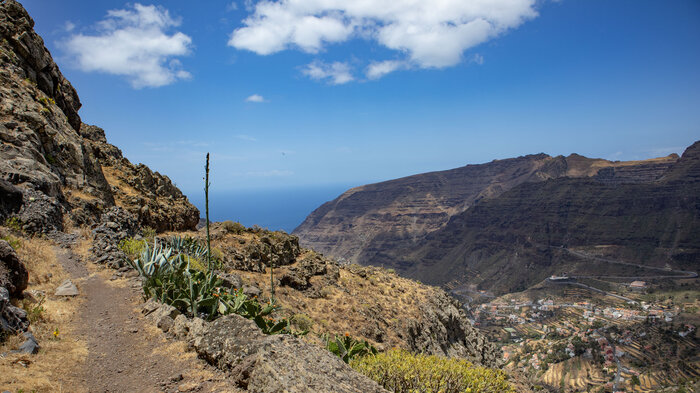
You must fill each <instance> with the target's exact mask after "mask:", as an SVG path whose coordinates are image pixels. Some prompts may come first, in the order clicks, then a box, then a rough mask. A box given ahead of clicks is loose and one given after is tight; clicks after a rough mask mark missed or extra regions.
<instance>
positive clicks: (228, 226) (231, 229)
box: [222, 221, 246, 235]
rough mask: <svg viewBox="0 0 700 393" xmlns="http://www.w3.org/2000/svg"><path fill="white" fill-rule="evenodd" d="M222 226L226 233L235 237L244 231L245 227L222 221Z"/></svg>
mask: <svg viewBox="0 0 700 393" xmlns="http://www.w3.org/2000/svg"><path fill="white" fill-rule="evenodd" d="M222 225H223V228H224V230H225V231H226V232H228V233H233V234H236V235H240V234H241V233H243V232H245V230H246V227H245V226H244V225H243V224H241V223H240V222H233V221H224V222H223V224H222Z"/></svg>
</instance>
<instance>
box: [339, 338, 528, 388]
mask: <svg viewBox="0 0 700 393" xmlns="http://www.w3.org/2000/svg"><path fill="white" fill-rule="evenodd" d="M350 366H351V367H352V368H354V369H355V370H357V371H359V372H360V373H362V374H364V375H366V376H368V377H369V378H371V379H373V380H375V381H376V382H377V383H379V384H380V385H382V386H383V387H384V388H385V389H387V390H389V391H391V392H394V393H418V392H421V393H438V392H439V393H501V392H507V393H515V389H513V387H512V386H511V385H510V384H509V383H508V380H507V375H506V374H505V373H504V372H503V371H501V370H494V369H490V368H485V367H477V366H474V365H472V364H471V363H470V362H468V361H466V360H463V359H448V358H441V357H437V356H429V355H416V354H412V353H410V352H408V351H405V350H400V349H394V350H391V351H389V352H385V353H380V354H377V355H375V356H365V357H360V358H356V359H354V360H353V361H351V362H350Z"/></svg>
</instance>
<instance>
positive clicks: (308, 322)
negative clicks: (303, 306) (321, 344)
mask: <svg viewBox="0 0 700 393" xmlns="http://www.w3.org/2000/svg"><path fill="white" fill-rule="evenodd" d="M290 321H291V322H292V325H294V326H296V327H297V328H299V329H300V330H302V331H303V330H306V331H309V330H311V328H312V327H313V326H314V321H313V320H312V319H311V318H309V316H308V315H306V314H294V316H292V318H291V320H290Z"/></svg>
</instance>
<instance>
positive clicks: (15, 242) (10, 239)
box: [0, 236, 22, 250]
mask: <svg viewBox="0 0 700 393" xmlns="http://www.w3.org/2000/svg"><path fill="white" fill-rule="evenodd" d="M0 240H4V241H6V242H7V243H8V244H9V245H10V247H12V248H13V249H14V250H17V249H18V248H20V247H22V241H21V240H20V239H18V238H16V237H14V236H2V237H0Z"/></svg>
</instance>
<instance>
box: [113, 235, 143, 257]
mask: <svg viewBox="0 0 700 393" xmlns="http://www.w3.org/2000/svg"><path fill="white" fill-rule="evenodd" d="M147 245H148V243H147V242H146V240H145V239H134V238H132V237H128V238H126V239H122V240H121V241H120V242H119V249H120V250H122V251H124V254H126V256H127V258H128V259H129V260H132V259H136V258H137V257H138V256H139V255H141V253H142V252H143V250H144V249H145V248H146V246H147Z"/></svg>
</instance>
